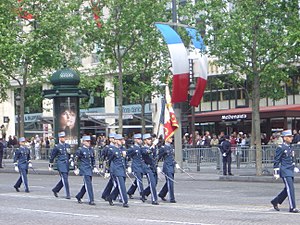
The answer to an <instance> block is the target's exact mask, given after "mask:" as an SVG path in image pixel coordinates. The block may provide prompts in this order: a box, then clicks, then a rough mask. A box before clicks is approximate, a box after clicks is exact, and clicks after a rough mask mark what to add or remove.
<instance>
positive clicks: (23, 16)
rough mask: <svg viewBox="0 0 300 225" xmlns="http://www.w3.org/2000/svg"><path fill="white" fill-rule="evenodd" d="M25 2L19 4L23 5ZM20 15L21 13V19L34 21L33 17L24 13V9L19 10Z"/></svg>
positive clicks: (20, 0)
mask: <svg viewBox="0 0 300 225" xmlns="http://www.w3.org/2000/svg"><path fill="white" fill-rule="evenodd" d="M22 1H23V0H18V2H19V3H20V4H21V2H22ZM18 13H19V17H20V18H22V19H25V20H32V19H33V15H32V14H30V13H28V12H26V11H24V10H23V9H22V7H20V8H19V10H18Z"/></svg>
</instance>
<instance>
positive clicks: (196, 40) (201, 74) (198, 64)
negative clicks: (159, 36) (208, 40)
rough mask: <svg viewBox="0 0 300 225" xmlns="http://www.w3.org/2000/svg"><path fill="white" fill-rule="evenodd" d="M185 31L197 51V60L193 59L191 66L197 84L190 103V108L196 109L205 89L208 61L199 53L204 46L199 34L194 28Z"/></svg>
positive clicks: (202, 50)
mask: <svg viewBox="0 0 300 225" xmlns="http://www.w3.org/2000/svg"><path fill="white" fill-rule="evenodd" d="M186 31H187V32H188V34H189V36H190V37H191V40H192V43H193V45H194V47H195V49H196V50H197V58H196V59H194V65H193V71H194V77H196V78H197V84H196V90H195V93H194V95H193V96H192V99H191V101H190V105H191V106H195V107H197V106H198V105H199V104H200V102H201V99H202V97H203V94H204V91H205V87H206V82H207V71H208V59H207V56H206V55H204V54H203V53H201V52H204V50H205V45H204V42H203V39H202V37H201V35H200V34H199V32H198V31H197V30H196V29H194V28H186Z"/></svg>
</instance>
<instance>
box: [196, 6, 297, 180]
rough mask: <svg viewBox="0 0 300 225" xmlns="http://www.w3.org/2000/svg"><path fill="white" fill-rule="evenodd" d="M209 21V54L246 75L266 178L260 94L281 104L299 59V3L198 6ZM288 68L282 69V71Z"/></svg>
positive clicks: (259, 171) (259, 163)
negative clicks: (291, 72)
mask: <svg viewBox="0 0 300 225" xmlns="http://www.w3.org/2000/svg"><path fill="white" fill-rule="evenodd" d="M196 8H197V9H198V10H199V12H200V11H201V14H199V16H200V19H201V20H202V21H205V25H206V28H207V34H206V36H205V40H206V41H207V45H208V46H209V54H210V55H211V56H215V57H216V58H217V61H216V63H217V65H219V66H221V67H223V68H224V69H225V71H224V72H227V73H231V74H235V75H236V76H237V77H239V75H246V77H247V78H246V80H247V87H248V90H247V92H248V93H249V97H250V100H251V101H250V104H251V106H252V134H253V135H252V138H253V140H254V143H255V147H256V174H257V175H261V174H262V148H261V139H260V135H261V131H260V114H259V107H260V98H261V97H263V95H262V90H266V89H267V90H268V96H271V97H273V98H274V99H279V98H282V97H283V96H284V94H285V93H284V92H283V91H282V88H281V86H280V83H281V82H285V81H287V79H288V74H289V72H290V71H291V70H292V69H294V67H295V62H296V61H297V59H298V58H297V57H299V52H300V51H299V28H300V27H299V24H300V21H299V12H298V1H296V0H293V1H288V0H286V1H285V0H283V1H282V0H267V1H266V0H248V1H242V0H227V1H223V0H205V1H202V0H198V1H197V5H196ZM282 68H284V69H282Z"/></svg>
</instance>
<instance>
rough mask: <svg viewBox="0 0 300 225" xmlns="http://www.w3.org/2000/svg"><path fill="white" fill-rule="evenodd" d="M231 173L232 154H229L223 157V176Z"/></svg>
mask: <svg viewBox="0 0 300 225" xmlns="http://www.w3.org/2000/svg"><path fill="white" fill-rule="evenodd" d="M227 171H228V174H230V173H231V153H229V154H228V155H227V156H226V157H224V156H223V174H224V175H226V174H227Z"/></svg>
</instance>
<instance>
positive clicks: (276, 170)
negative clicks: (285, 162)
mask: <svg viewBox="0 0 300 225" xmlns="http://www.w3.org/2000/svg"><path fill="white" fill-rule="evenodd" d="M273 176H274V178H275V179H276V180H277V179H279V178H280V175H279V168H275V169H274V171H273Z"/></svg>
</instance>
